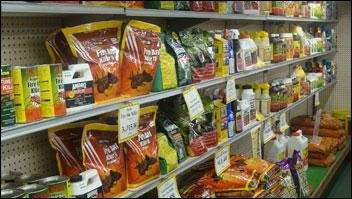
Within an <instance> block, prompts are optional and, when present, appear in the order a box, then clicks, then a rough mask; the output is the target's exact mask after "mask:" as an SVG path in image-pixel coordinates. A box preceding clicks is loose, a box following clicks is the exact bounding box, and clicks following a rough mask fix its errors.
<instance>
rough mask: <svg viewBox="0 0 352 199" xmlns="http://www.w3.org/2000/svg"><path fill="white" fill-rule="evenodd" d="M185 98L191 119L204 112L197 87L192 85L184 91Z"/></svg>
mask: <svg viewBox="0 0 352 199" xmlns="http://www.w3.org/2000/svg"><path fill="white" fill-rule="evenodd" d="M183 98H184V99H185V102H186V105H187V108H188V114H189V118H190V119H191V120H194V119H195V118H197V117H198V116H200V115H201V114H203V113H204V107H203V103H202V100H201V98H200V96H199V93H198V91H197V89H196V87H194V86H192V87H191V88H189V89H187V90H186V91H184V92H183Z"/></svg>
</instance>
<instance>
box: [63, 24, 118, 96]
mask: <svg viewBox="0 0 352 199" xmlns="http://www.w3.org/2000/svg"><path fill="white" fill-rule="evenodd" d="M121 25H122V22H121V21H101V22H94V23H88V24H83V25H80V26H75V27H71V28H64V29H62V32H63V33H64V35H65V37H66V39H67V42H68V44H69V46H70V49H71V51H72V54H73V55H74V56H75V57H77V58H79V62H80V60H81V61H82V60H83V62H86V63H88V64H89V66H90V70H91V72H92V75H93V87H94V99H95V102H101V101H105V100H109V99H113V98H115V97H117V96H118V95H119V94H120V93H119V91H120V75H121V73H120V70H121V69H120V62H119V53H120V50H119V43H120V35H121Z"/></svg>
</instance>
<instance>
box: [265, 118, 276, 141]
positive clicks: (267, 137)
mask: <svg viewBox="0 0 352 199" xmlns="http://www.w3.org/2000/svg"><path fill="white" fill-rule="evenodd" d="M271 127H272V125H271V121H270V120H268V121H266V122H264V125H263V142H264V144H265V143H267V142H269V140H271V139H272V138H274V137H275V134H274V131H273V129H272V128H271Z"/></svg>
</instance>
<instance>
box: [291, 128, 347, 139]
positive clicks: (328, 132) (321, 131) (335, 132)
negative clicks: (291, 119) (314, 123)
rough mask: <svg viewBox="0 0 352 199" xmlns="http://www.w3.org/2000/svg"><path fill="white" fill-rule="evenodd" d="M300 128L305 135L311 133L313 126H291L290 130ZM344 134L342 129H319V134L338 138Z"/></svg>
mask: <svg viewBox="0 0 352 199" xmlns="http://www.w3.org/2000/svg"><path fill="white" fill-rule="evenodd" d="M296 129H301V130H302V132H303V134H305V135H313V131H314V127H303V126H292V130H296ZM344 135H346V132H345V130H344V129H338V130H334V129H322V128H320V129H319V136H322V137H334V138H340V137H343V136H344Z"/></svg>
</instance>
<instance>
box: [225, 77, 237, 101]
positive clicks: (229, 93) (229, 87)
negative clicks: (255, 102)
mask: <svg viewBox="0 0 352 199" xmlns="http://www.w3.org/2000/svg"><path fill="white" fill-rule="evenodd" d="M236 99H237V96H236V84H235V77H230V78H229V79H228V80H227V83H226V104H228V103H230V102H233V101H235V100H236Z"/></svg>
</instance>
